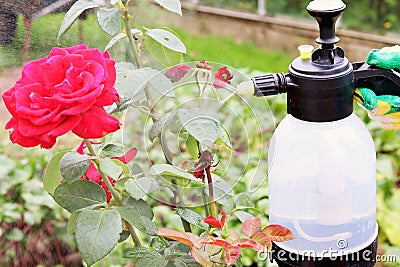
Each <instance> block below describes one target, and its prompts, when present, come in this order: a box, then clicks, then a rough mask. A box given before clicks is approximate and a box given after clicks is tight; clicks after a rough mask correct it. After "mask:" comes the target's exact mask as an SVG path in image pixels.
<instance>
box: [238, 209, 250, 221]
mask: <svg viewBox="0 0 400 267" xmlns="http://www.w3.org/2000/svg"><path fill="white" fill-rule="evenodd" d="M235 216H236V217H237V218H238V219H239V220H240V221H241V222H244V221H246V220H247V219H250V218H253V217H254V216H253V215H251V214H250V213H248V212H245V211H236V212H235Z"/></svg>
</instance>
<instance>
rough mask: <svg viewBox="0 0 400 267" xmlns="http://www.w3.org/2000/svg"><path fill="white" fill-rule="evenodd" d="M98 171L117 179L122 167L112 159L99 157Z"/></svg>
mask: <svg viewBox="0 0 400 267" xmlns="http://www.w3.org/2000/svg"><path fill="white" fill-rule="evenodd" d="M100 171H102V172H103V173H104V174H106V175H107V176H110V177H111V178H112V179H114V180H118V177H119V175H120V174H121V172H122V168H121V167H120V166H118V165H117V164H115V162H114V161H113V160H112V159H109V158H101V159H100Z"/></svg>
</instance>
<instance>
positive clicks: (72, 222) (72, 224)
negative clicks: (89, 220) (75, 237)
mask: <svg viewBox="0 0 400 267" xmlns="http://www.w3.org/2000/svg"><path fill="white" fill-rule="evenodd" d="M79 213H80V211H75V212H73V213H72V214H71V216H69V219H68V223H67V233H68V234H73V233H75V228H76V220H77V219H78V215H79Z"/></svg>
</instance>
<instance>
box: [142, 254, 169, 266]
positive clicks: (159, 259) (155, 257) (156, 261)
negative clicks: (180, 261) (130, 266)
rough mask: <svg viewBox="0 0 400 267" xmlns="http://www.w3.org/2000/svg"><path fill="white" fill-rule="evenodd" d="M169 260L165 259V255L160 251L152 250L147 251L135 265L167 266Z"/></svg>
mask: <svg viewBox="0 0 400 267" xmlns="http://www.w3.org/2000/svg"><path fill="white" fill-rule="evenodd" d="M167 264H168V261H167V260H166V259H164V257H163V256H162V255H161V254H160V253H156V252H151V253H147V254H146V255H145V256H144V257H142V258H140V259H139V260H138V261H137V263H136V264H135V267H149V266H157V267H165V266H167Z"/></svg>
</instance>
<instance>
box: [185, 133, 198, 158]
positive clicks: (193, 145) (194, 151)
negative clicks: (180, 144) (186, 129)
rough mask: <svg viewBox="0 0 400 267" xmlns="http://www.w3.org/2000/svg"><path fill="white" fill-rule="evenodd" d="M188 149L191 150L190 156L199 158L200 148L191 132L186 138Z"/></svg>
mask: <svg viewBox="0 0 400 267" xmlns="http://www.w3.org/2000/svg"><path fill="white" fill-rule="evenodd" d="M186 149H187V151H188V152H189V154H190V156H192V157H193V158H194V159H198V158H199V148H198V145H197V141H196V139H195V138H194V137H193V135H191V134H189V136H188V138H187V139H186Z"/></svg>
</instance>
